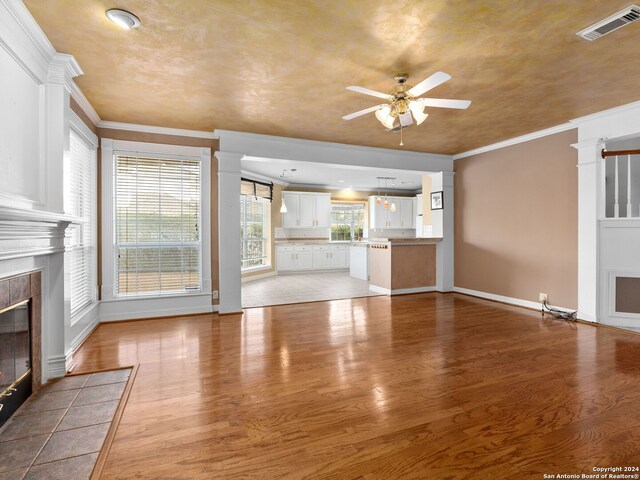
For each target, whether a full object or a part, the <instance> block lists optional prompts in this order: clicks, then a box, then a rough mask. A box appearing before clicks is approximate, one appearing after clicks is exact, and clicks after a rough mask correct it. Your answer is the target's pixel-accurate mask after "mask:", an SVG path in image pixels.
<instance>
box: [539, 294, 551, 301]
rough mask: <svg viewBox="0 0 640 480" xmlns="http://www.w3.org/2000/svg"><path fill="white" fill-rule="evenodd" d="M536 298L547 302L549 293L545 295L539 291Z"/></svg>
mask: <svg viewBox="0 0 640 480" xmlns="http://www.w3.org/2000/svg"><path fill="white" fill-rule="evenodd" d="M538 299H539V300H540V301H541V302H547V301H548V300H549V295H547V294H546V293H540V295H539V297H538Z"/></svg>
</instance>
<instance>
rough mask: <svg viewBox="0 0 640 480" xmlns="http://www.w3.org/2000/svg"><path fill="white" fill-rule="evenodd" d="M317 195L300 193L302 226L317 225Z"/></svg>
mask: <svg viewBox="0 0 640 480" xmlns="http://www.w3.org/2000/svg"><path fill="white" fill-rule="evenodd" d="M315 221H316V197H315V196H314V195H300V226H301V227H315Z"/></svg>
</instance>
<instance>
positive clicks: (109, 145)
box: [101, 138, 211, 160]
mask: <svg viewBox="0 0 640 480" xmlns="http://www.w3.org/2000/svg"><path fill="white" fill-rule="evenodd" d="M101 143H102V149H103V150H105V149H110V150H113V151H114V153H115V152H117V153H144V154H154V155H171V156H176V155H177V156H184V157H190V158H192V159H194V160H203V159H210V158H211V149H210V148H208V147H190V146H184V145H167V144H164V143H147V142H130V141H127V140H112V139H109V138H102V139H101Z"/></svg>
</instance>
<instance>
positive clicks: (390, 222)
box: [387, 197, 402, 228]
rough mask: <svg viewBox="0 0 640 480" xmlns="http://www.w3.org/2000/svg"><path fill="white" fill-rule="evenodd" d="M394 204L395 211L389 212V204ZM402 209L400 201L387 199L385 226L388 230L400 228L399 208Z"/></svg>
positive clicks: (392, 198) (391, 198)
mask: <svg viewBox="0 0 640 480" xmlns="http://www.w3.org/2000/svg"><path fill="white" fill-rule="evenodd" d="M392 203H395V204H396V211H395V212H392V211H391V204H392ZM401 207H402V205H401V203H400V199H399V198H397V197H389V208H387V226H388V227H389V228H399V227H402V225H401V223H400V208H401Z"/></svg>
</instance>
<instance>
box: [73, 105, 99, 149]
mask: <svg viewBox="0 0 640 480" xmlns="http://www.w3.org/2000/svg"><path fill="white" fill-rule="evenodd" d="M69 121H70V122H71V128H73V129H74V130H76V131H77V132H78V133H80V134H81V135H82V136H83V137H84V138H85V140H87V142H89V143H90V144H91V145H93V148H98V144H99V139H98V136H97V135H96V134H95V133H93V132H92V131H91V130H90V129H89V127H87V125H86V124H85V123H84V122H83V121H82V120H81V119H80V117H79V116H78V115H77V114H76V113H75V112H74V111H73V110H69Z"/></svg>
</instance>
